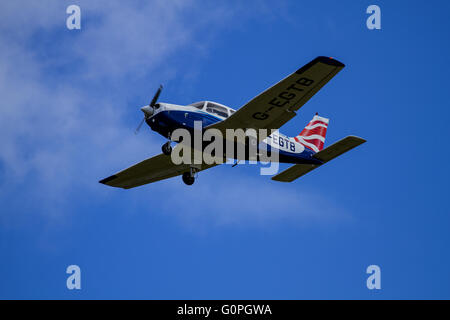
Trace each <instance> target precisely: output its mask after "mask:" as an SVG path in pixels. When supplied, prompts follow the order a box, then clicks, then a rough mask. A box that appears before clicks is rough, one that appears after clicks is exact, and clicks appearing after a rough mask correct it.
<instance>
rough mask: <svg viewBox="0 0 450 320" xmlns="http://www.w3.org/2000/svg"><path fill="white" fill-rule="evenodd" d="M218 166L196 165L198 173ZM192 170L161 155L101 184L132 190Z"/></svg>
mask: <svg viewBox="0 0 450 320" xmlns="http://www.w3.org/2000/svg"><path fill="white" fill-rule="evenodd" d="M215 165H216V164H211V165H207V164H201V165H195V167H196V170H197V171H202V170H206V169H208V168H211V167H214V166H215ZM189 170H190V165H189V164H179V165H176V164H174V163H173V162H172V160H171V157H170V156H166V155H165V154H163V153H161V154H159V155H157V156H155V157H153V158H149V159H147V160H144V161H142V162H139V163H137V164H135V165H134V166H131V167H129V168H127V169H125V170H122V171H120V172H118V173H116V174H113V175H112V176H110V177H108V178H105V179H103V180H100V181H99V182H100V183H103V184H106V185H108V186H111V187H118V188H124V189H130V188H134V187H138V186H141V185H144V184H147V183H152V182H156V181H159V180H163V179H168V178H171V177H175V176H178V175H181V174H183V173H184V172H187V171H189Z"/></svg>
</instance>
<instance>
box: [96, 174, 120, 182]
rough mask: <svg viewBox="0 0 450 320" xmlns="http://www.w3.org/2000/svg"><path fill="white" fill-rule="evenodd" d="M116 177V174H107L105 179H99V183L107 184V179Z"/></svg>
mask: <svg viewBox="0 0 450 320" xmlns="http://www.w3.org/2000/svg"><path fill="white" fill-rule="evenodd" d="M116 178H117V176H116V175H115V174H113V175H112V176H109V177H107V178H105V179H102V180H100V181H99V183H101V184H106V185H107V184H108V182H109V181H111V180H114V179H116Z"/></svg>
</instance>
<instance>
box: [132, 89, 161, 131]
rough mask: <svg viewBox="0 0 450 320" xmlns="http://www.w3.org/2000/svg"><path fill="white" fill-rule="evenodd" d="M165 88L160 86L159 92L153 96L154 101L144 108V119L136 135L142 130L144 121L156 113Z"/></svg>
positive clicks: (142, 109)
mask: <svg viewBox="0 0 450 320" xmlns="http://www.w3.org/2000/svg"><path fill="white" fill-rule="evenodd" d="M162 88H163V86H162V85H160V86H159V88H158V90H157V91H156V93H155V95H154V96H153V99H152V101H150V104H149V105H148V106H145V107H142V108H141V111H142V112H143V113H144V119H142V121H141V122H140V123H139V125H138V127H137V128H136V130H135V131H134V134H138V132H139V130H141V127H142V125H143V124H144V121H145V120H146V119H147V118H148V117H150V116H151V115H152V114H154V113H155V105H156V101H158V98H159V95H160V94H161V91H162Z"/></svg>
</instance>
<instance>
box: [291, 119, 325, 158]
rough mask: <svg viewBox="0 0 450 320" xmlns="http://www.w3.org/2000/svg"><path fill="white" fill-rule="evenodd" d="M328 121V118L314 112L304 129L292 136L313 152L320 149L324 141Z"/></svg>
mask: <svg viewBox="0 0 450 320" xmlns="http://www.w3.org/2000/svg"><path fill="white" fill-rule="evenodd" d="M328 122H329V119H327V118H323V117H320V116H319V114H317V113H316V115H315V116H314V118H312V120H311V121H310V122H309V123H308V125H307V126H306V127H305V129H303V131H302V132H300V134H299V135H298V136H296V137H295V138H294V139H295V141H297V142H298V143H301V144H302V145H304V146H305V147H307V148H309V149H311V150H313V151H314V152H319V151H321V150H322V149H323V145H324V143H325V136H326V134H327V127H328Z"/></svg>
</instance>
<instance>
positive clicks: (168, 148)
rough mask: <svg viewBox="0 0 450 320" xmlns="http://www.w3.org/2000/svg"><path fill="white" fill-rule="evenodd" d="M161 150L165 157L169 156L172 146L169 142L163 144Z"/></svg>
mask: <svg viewBox="0 0 450 320" xmlns="http://www.w3.org/2000/svg"><path fill="white" fill-rule="evenodd" d="M161 150H162V152H163V153H164V154H165V155H166V156H170V154H171V153H172V146H171V145H170V141H167V142H166V143H164V144H163V145H162V147H161Z"/></svg>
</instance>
